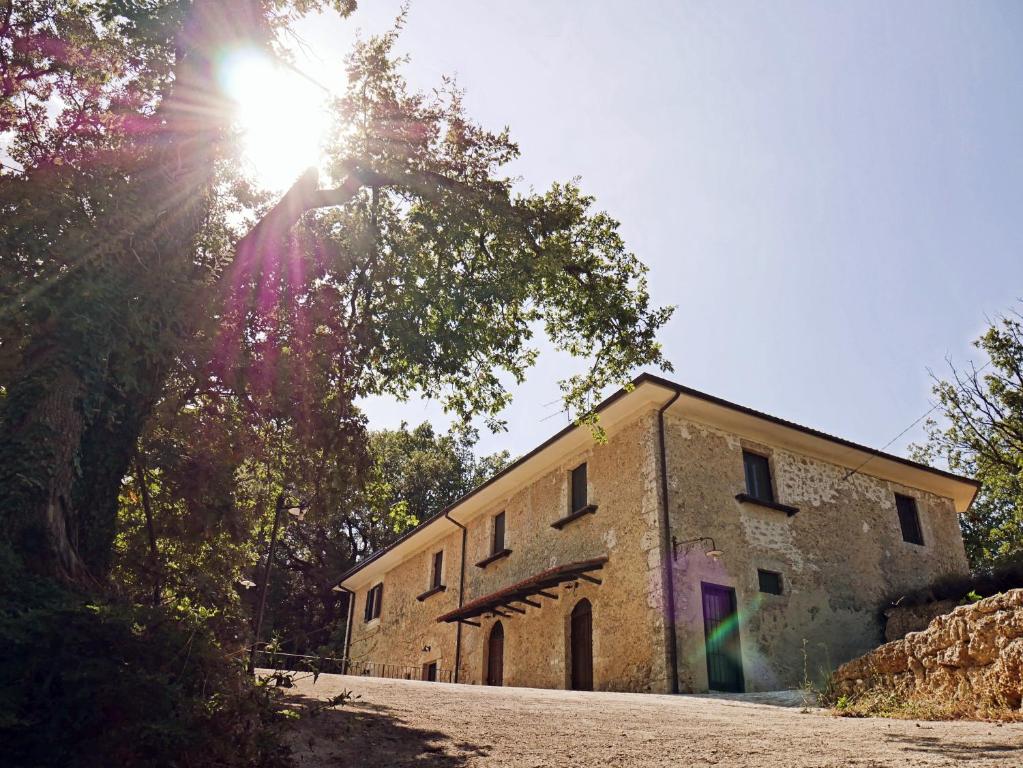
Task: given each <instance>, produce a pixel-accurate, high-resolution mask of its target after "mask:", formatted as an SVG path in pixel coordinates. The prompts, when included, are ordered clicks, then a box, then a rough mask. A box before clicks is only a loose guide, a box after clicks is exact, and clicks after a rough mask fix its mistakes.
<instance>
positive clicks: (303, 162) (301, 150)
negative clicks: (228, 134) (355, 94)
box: [218, 49, 329, 190]
mask: <svg viewBox="0 0 1023 768" xmlns="http://www.w3.org/2000/svg"><path fill="white" fill-rule="evenodd" d="M218 75H219V80H220V84H221V87H222V88H223V90H224V93H225V94H226V95H227V96H228V97H229V98H230V99H231V100H232V101H234V103H235V115H236V120H237V125H238V127H239V129H240V131H241V138H242V142H243V148H242V149H243V152H242V156H243V159H244V162H245V164H246V166H247V168H248V170H249V171H250V172H251V174H252V176H253V177H254V178H255V180H256V182H257V183H259V184H260V185H261V186H264V187H266V188H267V189H272V190H279V189H284V188H286V187H289V186H290V185H291V184H292V183H293V182H294V181H295V179H297V178H298V176H299V175H300V174H301V173H302V171H304V170H305V169H306V168H309V167H310V166H312V167H317V166H319V165H320V161H321V159H322V156H323V140H324V137H325V136H326V134H327V129H328V127H329V115H328V110H327V106H328V97H327V94H326V93H324V91H323V90H322V89H320V88H319V87H317V86H316V85H315V84H314V83H312V82H310V81H309V80H308V79H306V78H304V77H302V75H300V74H299V73H298V72H296V71H294V70H293V69H291V68H289V67H287V66H285V65H284V64H281V63H278V62H276V61H274V60H273V59H272V58H270V57H269V56H268V55H266V54H264V53H262V52H260V51H255V50H251V49H241V50H234V51H229V52H227V53H225V54H224V55H223V56H222V57H221V60H220V62H219V67H218Z"/></svg>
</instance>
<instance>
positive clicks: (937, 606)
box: [884, 600, 959, 643]
mask: <svg viewBox="0 0 1023 768" xmlns="http://www.w3.org/2000/svg"><path fill="white" fill-rule="evenodd" d="M957 605H959V601H958V600H936V601H934V602H931V603H923V604H922V605H896V606H893V607H892V608H889V609H887V610H886V611H885V612H884V618H885V624H884V639H885V642H889V643H890V642H892V641H893V640H901V639H902V638H904V637H905V636H906V635H908V634H909V633H910V632H920V631H922V630H925V629H927V625H928V624H930V623H931V620H932V619H934V618H935V617H936V616H942V615H944V614H946V613H951V612H952V610H953V609H954V608H955V607H956V606H957Z"/></svg>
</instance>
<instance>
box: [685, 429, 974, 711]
mask: <svg viewBox="0 0 1023 768" xmlns="http://www.w3.org/2000/svg"><path fill="white" fill-rule="evenodd" d="M666 434H667V439H668V461H669V470H668V478H669V486H670V490H669V496H670V505H671V507H670V508H671V523H672V533H673V534H674V535H675V537H676V538H677V539H678V540H680V541H684V540H686V539H692V538H696V537H699V536H710V537H713V538H714V541H715V543H716V545H717V547H718V549H720V550H722V551H723V553H724V554H723V555H722V557H721V558H720V559H719V560H717V561H714V560H712V559H710V558H708V557H706V556H705V554H704V553H703V551H702V548H700V547H696V548H695V549H693V550H691V551H690V552H688V553H686V554H682V553H680V555H679V557H678V559H677V561H676V563H675V580H676V586H675V590H676V614H677V617H678V618H677V621H678V636H679V654H678V656H679V676H680V685H681V688H682V690H684V691H686V690H688V691H705V690H707V668H706V657H705V655H704V648H705V638H704V629H703V615H702V602H701V583H702V582H709V583H712V584H718V585H722V586H726V587H733V588H734V589H735V591H736V598H737V603H738V607H739V611H740V617H741V624H740V632H739V634H740V644H741V652H742V665H743V671H744V677H745V684H746V690H749V691H756V690H776V689H779V688H788V687H793V686H797V685H799V684H800V683H801V682H802V681H803V680H804V678H805V676H807V675H809V676H810V677H811V678H814V679H823V677H825V676H826V675H827V674H828V672H830V670H832V669H834V667H835V665H836V664H838V663H841V662H843V661H847V660H849V659H851V658H854V657H856V656H858V655H859V654H861V653H864V652H866V651H867V650H869V649H871V648H874V647H876V646H877V645H878V644H880V643H881V642H882V626H881V621H880V609H881V607H882V606H883V605H884V603H885V601H886V600H887V599H889V598H890V596H891V595H892V594H899V593H903V592H906V591H909V590H912V589H914V588H917V587H922V586H924V585H926V584H929V583H931V582H932V581H934V580H935V579H937V578H939V577H941V576H945V575H949V574H964V573H967V571H968V567H967V561H966V555H965V552H964V550H963V543H962V536H961V534H960V531H959V523H958V519H957V515H956V513H955V510H954V507H953V504H952V501H951V500H950V499H945V498H941V497H938V496H934V495H931V494H928V493H924V492H922V491H919V490H917V489H914V488H908V487H904V486H901V485H898V484H896V483H891V482H888V481H885V480H880V479H878V478H874V477H871V476H870V475H869V474H868V473H869V469H870V468H869V465H868V466H867V467H864V468H863V470H862V471H861V472H859V473H856V474H853V475H851V476H849V475H848V470H846V469H845V468H842V467H838V466H835V465H833V464H828V463H826V462H823V461H819V460H816V459H813V458H809V457H806V456H801V455H798V454H794V453H791V452H789V451H786V450H782V449H778V448H774V447H772V446H769V445H762V444H757V443H751V442H749V441H747V440H745V439H742V438H740V437H739V436H736V435H734V434H730V433H727V432H724V431H722V430H719V429H716V428H711V427H708V426H704V425H700V424H697V423H694V422H691V421H687V420H686V419H684V418H679V417H677V416H669V417H668V419H667V423H666ZM743 449H750V450H753V451H754V452H757V453H760V454H762V455H765V456H768V457H769V461H770V464H771V472H772V475H773V481H774V487H775V496H776V498H777V500H778V501H779V502H781V503H783V504H786V505H791V506H794V507H797V508H798V509H799V511H798V512H797V513H796V514H794V515H792V516H789V515H787V514H786V513H785V512H783V511H778V510H775V509H769V508H765V507H762V506H757V505H753V504H749V503H742V502H739V501H737V500H736V498H735V496H736V494H737V493H740V492H741V491H744V490H745V476H744V470H743V461H742V451H743ZM896 492H898V493H902V494H907V495H910V496H913V497H914V498H915V499H916V500H917V505H918V509H919V514H920V523H921V527H922V529H923V538H924V542H925V545H924V546H918V545H915V544H909V543H906V542H905V541H903V540H902V534H901V529H900V527H899V520H898V515H897V513H896V509H895V497H894V494H895V493H896ZM758 568H762V569H765V570H769V571H775V572H777V573H780V574H781V578H782V594H781V595H773V594H766V593H762V592H760V591H759V585H758V576H757V569H758Z"/></svg>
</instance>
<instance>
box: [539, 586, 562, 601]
mask: <svg viewBox="0 0 1023 768" xmlns="http://www.w3.org/2000/svg"><path fill="white" fill-rule="evenodd" d="M536 594H538V595H542V596H543V597H547V598H550V599H551V600H557V599H558V596H557V595H555V594H554V593H553V592H544V591H543V590H542V589H540V590H537V591H536Z"/></svg>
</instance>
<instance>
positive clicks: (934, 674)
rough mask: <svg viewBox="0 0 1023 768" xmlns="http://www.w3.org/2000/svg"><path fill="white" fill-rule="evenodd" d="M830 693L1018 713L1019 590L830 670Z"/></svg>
mask: <svg viewBox="0 0 1023 768" xmlns="http://www.w3.org/2000/svg"><path fill="white" fill-rule="evenodd" d="M832 682H833V684H834V688H835V691H836V695H843V694H844V695H847V696H850V697H855V696H858V695H862V694H864V693H868V692H886V691H894V692H898V693H899V694H902V695H904V696H906V697H907V698H909V699H913V700H916V701H926V702H933V703H935V704H937V705H941V706H949V705H951V704H953V703H954V704H955V705H956V706H957V707H958V708H960V709H963V710H970V709H973V710H974V711H987V710H991V709H998V710H1004V709H1009V710H1016V711H1018V710H1020V708H1021V701H1023V589H1014V590H1010V591H1008V592H1003V593H1002V594H999V595H994V596H993V597H988V598H985V599H983V600H980V601H979V602H976V603H972V604H970V605H961V606H959V607H958V608H955V609H954V610H952V611H951V612H950V613H946V614H944V615H942V616H938V617H937V618H935V619H933V620H932V621H931V622H930V624H929V625H928V626H927V629H925V630H923V631H922V632H910V633H909V634H908V635H906V637H904V638H903V639H901V640H896V641H894V642H891V643H886V644H884V645H882V646H881V647H879V648H876V649H875V650H873V651H871V652H870V653H868V654H866V655H864V656H861V657H859V658H858V659H854V660H852V661H850V662H849V663H847V664H843V665H842V666H841V667H839V668H838V669H837V670H835V673H834V675H833V676H832Z"/></svg>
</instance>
